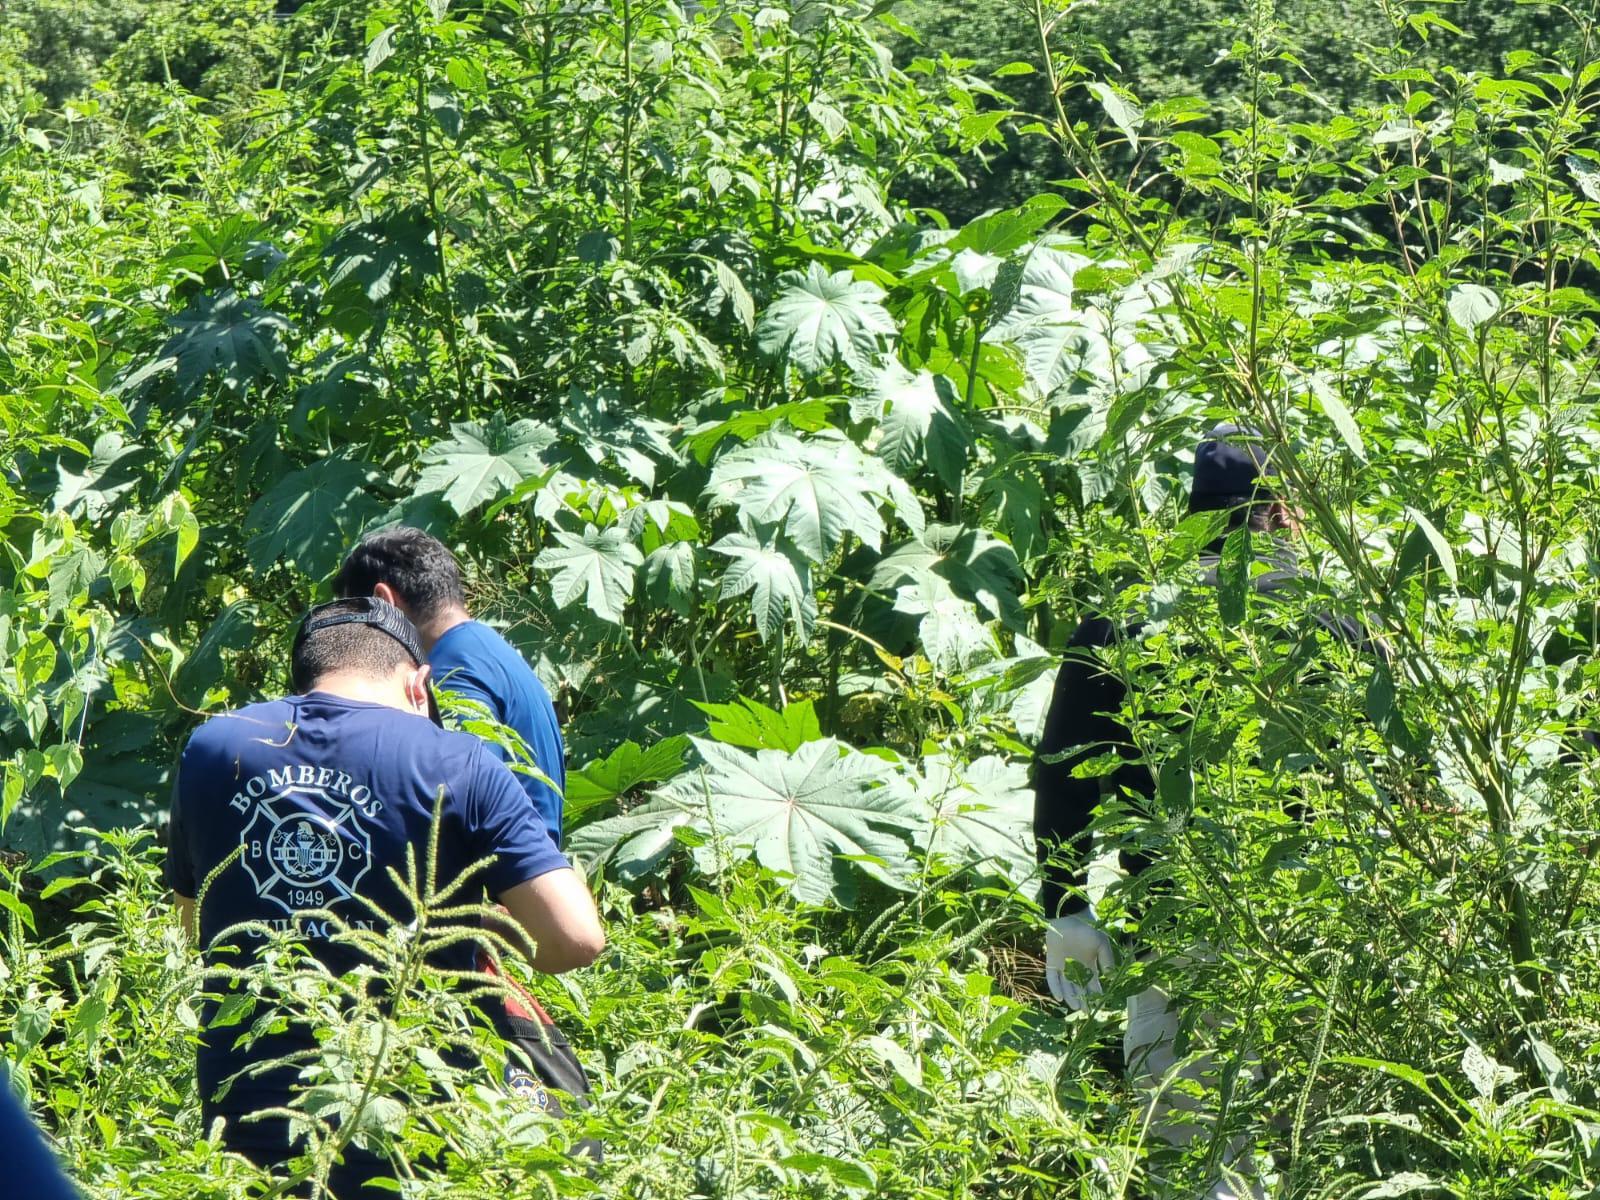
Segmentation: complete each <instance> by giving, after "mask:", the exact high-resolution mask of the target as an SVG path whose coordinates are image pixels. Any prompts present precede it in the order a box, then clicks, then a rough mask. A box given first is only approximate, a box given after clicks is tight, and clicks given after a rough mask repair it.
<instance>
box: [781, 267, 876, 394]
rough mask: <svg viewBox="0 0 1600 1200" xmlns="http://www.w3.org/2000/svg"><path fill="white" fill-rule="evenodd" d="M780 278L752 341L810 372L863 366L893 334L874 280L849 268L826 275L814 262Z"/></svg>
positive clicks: (809, 373)
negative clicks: (867, 280)
mask: <svg viewBox="0 0 1600 1200" xmlns="http://www.w3.org/2000/svg"><path fill="white" fill-rule="evenodd" d="M778 282H779V284H780V286H781V287H782V288H783V290H782V291H781V292H780V293H779V294H778V298H777V299H776V300H774V301H773V302H772V303H771V305H769V306H768V308H767V311H766V312H765V313H763V314H762V315H761V321H760V323H759V324H758V325H757V326H756V345H757V346H759V347H760V349H761V351H762V353H763V354H768V355H771V356H772V357H774V358H779V357H782V358H786V359H787V360H788V361H789V362H790V363H791V364H792V365H793V366H795V367H798V368H799V369H800V370H801V371H804V372H805V373H806V374H808V375H815V374H817V373H818V372H820V371H824V370H826V369H827V368H829V367H831V366H833V365H834V364H835V363H839V362H843V363H844V364H846V365H847V366H850V367H856V368H860V367H865V366H866V365H867V364H868V363H870V362H871V361H872V360H873V359H874V358H876V357H877V355H878V354H879V353H880V352H881V350H882V348H883V344H884V339H886V338H890V337H893V336H894V333H895V323H894V318H893V317H891V316H890V315H889V312H888V310H887V309H885V308H884V307H883V304H882V303H881V301H882V298H883V289H882V288H880V287H879V286H878V285H877V284H875V283H865V282H862V281H860V280H857V279H856V278H855V277H854V276H853V275H851V274H850V272H849V271H835V272H833V273H832V274H829V273H828V271H827V269H826V268H824V267H823V266H822V265H821V264H820V263H816V262H813V263H811V264H810V265H809V266H807V267H806V270H805V273H804V274H801V273H800V272H798V271H789V272H786V273H785V274H783V275H782V276H780V277H779V280H778Z"/></svg>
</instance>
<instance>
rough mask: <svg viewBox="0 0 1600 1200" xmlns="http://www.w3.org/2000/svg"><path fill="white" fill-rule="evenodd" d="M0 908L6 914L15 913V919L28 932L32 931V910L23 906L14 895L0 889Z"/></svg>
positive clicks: (19, 899)
mask: <svg viewBox="0 0 1600 1200" xmlns="http://www.w3.org/2000/svg"><path fill="white" fill-rule="evenodd" d="M0 908H3V909H5V910H6V911H7V912H10V913H15V914H16V917H17V919H18V920H19V921H21V922H22V923H23V924H24V925H26V926H27V927H28V930H29V931H30V932H32V931H33V930H34V928H35V926H34V923H33V909H31V908H29V907H28V906H27V905H26V904H24V903H23V902H22V899H21V897H19V896H17V895H16V894H15V893H13V892H10V891H8V890H6V889H5V888H0Z"/></svg>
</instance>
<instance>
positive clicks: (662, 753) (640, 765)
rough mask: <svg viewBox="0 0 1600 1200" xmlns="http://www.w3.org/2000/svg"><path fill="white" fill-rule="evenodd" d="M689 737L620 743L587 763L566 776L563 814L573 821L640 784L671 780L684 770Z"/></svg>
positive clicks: (677, 736)
mask: <svg viewBox="0 0 1600 1200" xmlns="http://www.w3.org/2000/svg"><path fill="white" fill-rule="evenodd" d="M688 749H689V739H688V738H687V737H685V736H683V735H682V734H678V735H675V736H673V737H669V738H665V739H663V740H662V741H659V742H657V743H656V744H655V745H653V746H651V747H650V748H649V749H648V750H644V749H641V748H640V746H639V744H638V743H637V742H632V741H628V742H623V743H622V745H620V746H618V747H617V748H616V749H615V750H613V751H612V752H611V753H610V754H608V755H606V757H604V758H601V759H596V760H595V761H594V762H591V763H588V764H587V765H585V766H584V767H583V768H582V769H581V770H578V771H574V772H571V773H570V774H568V776H567V790H566V793H565V795H564V796H563V801H564V807H563V813H564V816H565V818H566V820H567V821H569V822H571V821H575V820H577V819H578V818H580V817H582V816H584V815H585V814H587V813H589V812H591V811H592V810H594V809H596V808H598V807H600V806H601V805H604V804H609V803H610V802H611V801H613V800H616V799H619V798H620V797H622V796H625V795H627V794H628V793H629V792H631V791H633V790H634V789H635V788H637V787H638V786H639V785H640V784H641V783H656V782H658V781H660V780H663V779H670V778H672V777H673V776H674V775H676V774H677V773H678V772H679V771H681V770H683V756H684V754H685V753H686V752H687V751H688Z"/></svg>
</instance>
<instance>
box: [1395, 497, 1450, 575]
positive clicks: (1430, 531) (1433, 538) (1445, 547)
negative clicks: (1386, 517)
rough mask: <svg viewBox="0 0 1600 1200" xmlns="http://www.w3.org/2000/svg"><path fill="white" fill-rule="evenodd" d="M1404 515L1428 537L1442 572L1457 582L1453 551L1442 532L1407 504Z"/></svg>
mask: <svg viewBox="0 0 1600 1200" xmlns="http://www.w3.org/2000/svg"><path fill="white" fill-rule="evenodd" d="M1406 515H1407V516H1408V517H1410V518H1411V519H1412V520H1413V521H1415V522H1416V523H1417V528H1418V529H1420V530H1421V531H1422V536H1423V537H1425V538H1427V539H1428V544H1429V545H1430V546H1432V547H1433V552H1434V554H1435V555H1436V556H1437V557H1438V559H1439V566H1440V567H1442V568H1443V569H1444V573H1445V574H1446V575H1447V576H1448V577H1449V579H1450V582H1451V583H1456V582H1458V579H1457V577H1456V556H1455V551H1453V550H1451V549H1450V543H1449V542H1447V541H1445V538H1444V534H1442V533H1440V532H1439V530H1438V527H1437V526H1435V525H1434V523H1433V522H1432V521H1430V520H1428V518H1427V517H1425V516H1424V515H1423V514H1422V513H1421V512H1420V511H1419V510H1417V509H1415V508H1412V507H1410V506H1409V505H1408V506H1407V507H1406Z"/></svg>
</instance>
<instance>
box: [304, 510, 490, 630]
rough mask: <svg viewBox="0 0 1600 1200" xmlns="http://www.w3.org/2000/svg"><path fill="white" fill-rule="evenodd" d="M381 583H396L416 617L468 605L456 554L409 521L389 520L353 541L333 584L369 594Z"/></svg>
mask: <svg viewBox="0 0 1600 1200" xmlns="http://www.w3.org/2000/svg"><path fill="white" fill-rule="evenodd" d="M380 583H386V584H388V585H389V586H390V587H392V588H393V589H394V592H395V595H396V596H398V597H399V598H400V600H401V602H402V603H403V604H404V605H405V606H406V608H407V609H409V610H410V613H411V617H412V619H413V620H415V621H418V622H423V621H431V620H432V619H433V618H434V617H436V616H438V615H439V613H440V612H441V611H443V610H444V609H446V608H448V607H450V606H451V605H460V606H462V607H463V608H464V607H466V603H467V593H466V589H465V588H463V587H462V585H461V568H460V566H459V565H457V563H456V556H455V555H454V554H451V553H450V548H449V547H448V546H446V545H445V544H444V543H443V542H441V541H440V540H439V539H438V538H436V537H434V536H433V535H432V534H430V533H424V532H423V531H422V530H420V529H414V528H412V527H411V526H410V525H391V526H390V527H389V528H387V529H380V530H378V531H377V532H376V533H369V534H367V536H366V537H364V538H362V539H361V540H360V541H359V542H357V543H356V545H355V547H354V548H353V549H352V550H351V551H350V553H349V554H348V555H346V556H345V560H344V565H343V566H341V567H340V568H339V573H338V574H337V575H335V576H334V577H333V590H334V594H335V595H338V596H347V597H348V596H370V595H372V591H373V589H374V588H375V587H377V586H378V584H380Z"/></svg>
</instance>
